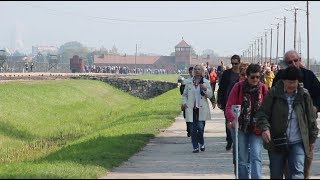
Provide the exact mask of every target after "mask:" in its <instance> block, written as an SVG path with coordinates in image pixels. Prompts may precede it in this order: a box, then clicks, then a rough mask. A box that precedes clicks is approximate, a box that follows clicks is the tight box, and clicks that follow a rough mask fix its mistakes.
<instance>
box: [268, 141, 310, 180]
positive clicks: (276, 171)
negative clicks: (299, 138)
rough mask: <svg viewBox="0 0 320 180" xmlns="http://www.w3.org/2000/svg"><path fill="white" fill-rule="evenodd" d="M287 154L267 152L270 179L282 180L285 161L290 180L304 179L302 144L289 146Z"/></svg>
mask: <svg viewBox="0 0 320 180" xmlns="http://www.w3.org/2000/svg"><path fill="white" fill-rule="evenodd" d="M289 149H290V150H289V152H288V153H277V152H272V151H268V154H269V159H270V165H269V168H270V179H282V178H283V168H284V165H285V162H286V160H288V165H289V178H290V179H304V161H305V152H304V147H303V143H302V142H299V143H296V144H289Z"/></svg>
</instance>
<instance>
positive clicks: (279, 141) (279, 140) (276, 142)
mask: <svg viewBox="0 0 320 180" xmlns="http://www.w3.org/2000/svg"><path fill="white" fill-rule="evenodd" d="M272 142H273V146H274V150H275V151H276V152H282V153H284V152H288V151H289V145H288V139H287V136H286V134H285V133H284V135H283V136H281V137H275V138H272Z"/></svg>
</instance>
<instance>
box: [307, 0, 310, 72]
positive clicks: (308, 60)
mask: <svg viewBox="0 0 320 180" xmlns="http://www.w3.org/2000/svg"><path fill="white" fill-rule="evenodd" d="M307 68H308V69H310V59H309V1H307Z"/></svg>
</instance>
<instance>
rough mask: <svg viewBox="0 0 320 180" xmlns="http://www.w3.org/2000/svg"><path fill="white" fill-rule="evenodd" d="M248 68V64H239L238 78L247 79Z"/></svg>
mask: <svg viewBox="0 0 320 180" xmlns="http://www.w3.org/2000/svg"><path fill="white" fill-rule="evenodd" d="M248 66H249V64H248V63H243V62H242V63H240V67H239V68H240V69H239V71H240V76H241V77H242V78H246V77H247V74H246V71H247V68H248Z"/></svg>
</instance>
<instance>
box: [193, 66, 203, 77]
mask: <svg viewBox="0 0 320 180" xmlns="http://www.w3.org/2000/svg"><path fill="white" fill-rule="evenodd" d="M192 75H193V76H197V77H200V76H202V77H204V75H205V72H204V66H203V65H201V64H197V65H195V66H194V68H193V73H192Z"/></svg>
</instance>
